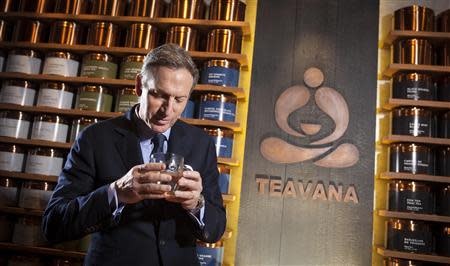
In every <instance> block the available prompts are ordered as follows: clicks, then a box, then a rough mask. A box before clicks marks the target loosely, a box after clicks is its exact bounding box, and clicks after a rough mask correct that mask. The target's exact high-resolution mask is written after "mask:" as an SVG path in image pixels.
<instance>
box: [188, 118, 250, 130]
mask: <svg viewBox="0 0 450 266" xmlns="http://www.w3.org/2000/svg"><path fill="white" fill-rule="evenodd" d="M180 120H181V121H184V122H186V123H188V124H191V125H194V126H206V127H225V128H228V129H232V130H233V131H235V132H237V131H241V130H242V129H241V125H240V124H239V123H236V122H226V121H216V120H206V119H194V118H180Z"/></svg>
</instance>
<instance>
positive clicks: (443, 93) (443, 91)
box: [436, 76, 450, 102]
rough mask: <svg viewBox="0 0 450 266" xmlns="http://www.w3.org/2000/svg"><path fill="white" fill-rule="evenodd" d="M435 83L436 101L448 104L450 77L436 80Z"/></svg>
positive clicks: (449, 99) (449, 98)
mask: <svg viewBox="0 0 450 266" xmlns="http://www.w3.org/2000/svg"><path fill="white" fill-rule="evenodd" d="M436 83H437V95H438V100H439V101H447V102H450V76H443V77H441V78H438V80H437V82H436Z"/></svg>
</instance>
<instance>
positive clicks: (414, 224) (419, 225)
mask: <svg viewBox="0 0 450 266" xmlns="http://www.w3.org/2000/svg"><path fill="white" fill-rule="evenodd" d="M388 227H389V228H391V229H394V230H402V231H404V230H407V231H411V232H416V231H428V232H430V226H429V225H428V224H427V223H425V222H422V221H415V220H403V219H395V218H391V219H389V221H388Z"/></svg>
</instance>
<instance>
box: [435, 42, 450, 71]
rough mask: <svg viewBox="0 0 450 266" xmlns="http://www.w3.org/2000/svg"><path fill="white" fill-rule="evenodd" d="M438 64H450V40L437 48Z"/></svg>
mask: <svg viewBox="0 0 450 266" xmlns="http://www.w3.org/2000/svg"><path fill="white" fill-rule="evenodd" d="M437 64H438V65H441V66H450V42H445V43H443V44H442V45H441V46H439V47H438V49H437Z"/></svg>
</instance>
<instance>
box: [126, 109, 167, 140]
mask: <svg viewBox="0 0 450 266" xmlns="http://www.w3.org/2000/svg"><path fill="white" fill-rule="evenodd" d="M134 110H135V112H134V114H133V115H132V120H133V122H134V123H135V124H136V128H137V134H138V137H139V140H140V141H144V140H149V139H151V138H153V137H154V136H155V135H156V134H157V133H156V132H154V131H153V130H152V129H151V128H150V127H149V126H148V125H147V124H146V123H145V122H144V121H142V119H140V118H139V116H138V112H139V105H138V106H136V108H135V109H134ZM171 129H172V128H171V127H169V129H167V130H166V131H164V132H163V133H162V134H163V135H164V136H165V137H166V139H167V141H169V138H170V131H171Z"/></svg>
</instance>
